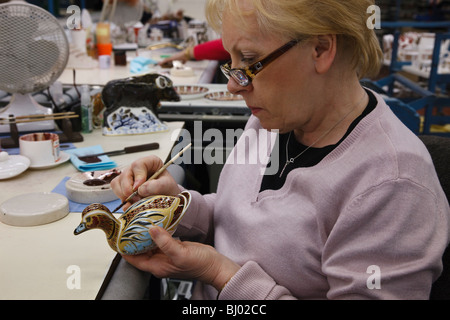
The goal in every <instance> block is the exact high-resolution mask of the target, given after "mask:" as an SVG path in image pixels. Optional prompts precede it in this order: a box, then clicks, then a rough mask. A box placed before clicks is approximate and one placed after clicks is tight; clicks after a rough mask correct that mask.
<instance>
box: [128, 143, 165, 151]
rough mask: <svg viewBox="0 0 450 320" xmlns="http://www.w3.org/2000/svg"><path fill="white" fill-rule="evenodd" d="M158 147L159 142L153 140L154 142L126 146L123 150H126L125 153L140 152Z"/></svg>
mask: <svg viewBox="0 0 450 320" xmlns="http://www.w3.org/2000/svg"><path fill="white" fill-rule="evenodd" d="M158 148H159V143H157V142H153V143H147V144H141V145H138V146H131V147H125V148H124V149H123V150H124V151H125V153H133V152H140V151H146V150H155V149H158Z"/></svg>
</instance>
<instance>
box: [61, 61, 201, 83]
mask: <svg viewBox="0 0 450 320" xmlns="http://www.w3.org/2000/svg"><path fill="white" fill-rule="evenodd" d="M209 63H210V61H209V60H203V61H188V62H187V63H186V66H188V67H190V68H192V71H193V75H192V76H191V77H176V76H173V75H171V74H170V69H167V68H166V69H164V68H161V67H159V66H154V67H150V70H149V71H147V72H143V73H142V74H146V73H163V74H165V75H167V76H170V79H172V81H173V83H174V85H178V84H197V83H199V80H200V78H201V77H202V76H203V73H204V72H205V70H206V69H207V67H208V65H209ZM75 73H76V75H75V79H76V83H77V84H81V83H82V84H89V85H105V84H106V83H108V81H110V80H114V79H124V78H128V77H132V76H138V75H142V74H134V73H131V72H130V65H129V64H128V65H127V66H114V65H113V64H112V65H111V67H110V68H108V69H100V68H98V67H97V68H92V69H84V68H80V69H76V71H75ZM58 81H60V82H62V83H63V84H68V85H72V84H73V69H69V68H66V69H65V70H64V71H63V73H62V74H61V76H60V77H59V79H58Z"/></svg>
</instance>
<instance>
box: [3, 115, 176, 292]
mask: <svg viewBox="0 0 450 320" xmlns="http://www.w3.org/2000/svg"><path fill="white" fill-rule="evenodd" d="M183 125H184V123H183V122H169V123H168V126H169V128H170V130H169V131H168V132H158V133H151V134H145V135H136V136H133V137H132V138H130V137H129V136H121V137H105V136H102V134H101V130H98V129H97V130H94V131H93V132H92V133H89V134H83V136H84V141H83V142H80V143H75V146H77V147H87V146H92V145H97V144H101V145H102V147H103V149H104V150H105V151H111V150H117V149H121V148H124V147H126V146H129V145H137V144H142V143H149V142H158V143H159V145H160V148H159V149H157V150H151V151H144V152H140V153H138V154H136V153H134V154H133V153H132V154H124V155H119V156H114V161H116V163H117V164H118V166H119V167H120V166H127V165H129V164H131V162H132V161H133V160H135V159H137V158H140V157H144V156H148V155H156V156H158V157H160V158H162V159H163V161H166V159H167V158H168V157H169V156H170V152H171V149H172V146H173V143H174V141H175V140H176V139H177V137H178V136H177V135H175V136H173V137H172V131H173V130H176V129H181V128H182V127H183ZM130 139H132V143H131V142H130V141H131V140H130ZM77 173H78V171H77V170H76V169H75V167H74V166H73V165H72V164H71V163H70V162H66V163H65V164H62V165H60V166H57V167H54V168H51V169H46V170H27V171H25V172H24V173H22V174H21V175H18V176H17V177H15V178H14V179H8V180H4V181H1V182H0V184H1V192H0V203H3V202H4V201H6V200H8V199H10V198H12V197H16V196H19V195H22V194H25V193H33V192H50V191H52V190H53V189H54V188H55V187H56V186H57V185H58V183H59V182H60V181H61V180H62V179H63V178H64V177H67V176H69V177H71V176H73V175H74V174H77ZM80 221H81V214H80V213H74V212H71V213H69V214H68V215H67V216H66V217H65V218H63V219H60V220H58V221H56V222H53V223H49V224H45V225H42V226H36V227H14V226H9V225H6V224H4V223H0V257H1V258H0V270H1V272H0V299H94V298H95V297H96V295H97V293H98V291H99V289H100V287H101V285H102V283H103V280H104V277H105V276H106V274H107V272H108V270H109V267H110V265H111V261H112V259H113V258H114V257H115V252H114V251H113V250H111V248H110V247H109V246H108V244H107V242H106V238H105V234H104V233H103V232H102V231H100V230H94V231H91V232H89V233H86V234H83V235H82V236H79V237H75V236H74V235H73V230H74V229H75V228H76V226H78V224H79V223H80ZM78 275H79V276H80V278H79V279H80V282H79V283H80V285H81V287H80V288H76V287H74V284H76V283H77V282H76V281H75V280H76V279H75V278H76V277H77V276H78ZM73 279H75V280H73ZM68 283H69V286H68Z"/></svg>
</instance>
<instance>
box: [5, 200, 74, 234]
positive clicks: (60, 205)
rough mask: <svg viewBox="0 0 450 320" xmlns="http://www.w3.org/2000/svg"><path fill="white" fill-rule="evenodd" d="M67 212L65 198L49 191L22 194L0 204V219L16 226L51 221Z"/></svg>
mask: <svg viewBox="0 0 450 320" xmlns="http://www.w3.org/2000/svg"><path fill="white" fill-rule="evenodd" d="M68 213H69V201H68V200H67V198H66V197H64V196H62V195H60V194H57V193H51V192H36V193H28V194H23V195H19V196H17V197H14V198H11V199H9V200H7V201H5V202H3V203H2V204H0V221H1V222H3V223H5V224H8V225H11V226H18V227H33V226H39V225H42V224H47V223H52V222H55V221H57V220H59V219H62V218H64V217H65V216H66V215H67V214H68Z"/></svg>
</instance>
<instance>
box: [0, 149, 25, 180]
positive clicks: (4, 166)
mask: <svg viewBox="0 0 450 320" xmlns="http://www.w3.org/2000/svg"><path fill="white" fill-rule="evenodd" d="M29 166H30V159H28V158H27V157H24V156H21V155H12V156H9V155H6V160H4V161H0V180H3V179H9V178H12V177H15V176H17V175H19V174H21V173H22V172H24V171H25V170H27V169H28V167H29Z"/></svg>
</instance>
